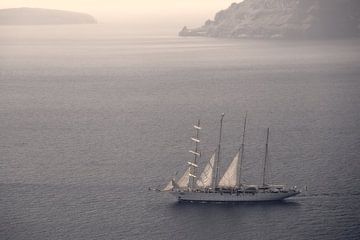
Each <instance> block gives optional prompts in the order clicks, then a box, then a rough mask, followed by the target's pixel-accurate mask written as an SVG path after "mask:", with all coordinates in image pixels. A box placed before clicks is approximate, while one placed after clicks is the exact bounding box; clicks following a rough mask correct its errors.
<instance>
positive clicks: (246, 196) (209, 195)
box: [170, 190, 300, 202]
mask: <svg viewBox="0 0 360 240" xmlns="http://www.w3.org/2000/svg"><path fill="white" fill-rule="evenodd" d="M299 193H300V191H296V190H291V191H288V192H260V191H259V192H256V193H220V192H215V193H214V192H188V191H184V192H181V191H171V192H170V194H172V195H173V196H175V197H176V198H177V200H178V201H180V202H181V201H189V202H264V201H280V200H283V199H285V198H289V197H292V196H295V195H297V194H299Z"/></svg>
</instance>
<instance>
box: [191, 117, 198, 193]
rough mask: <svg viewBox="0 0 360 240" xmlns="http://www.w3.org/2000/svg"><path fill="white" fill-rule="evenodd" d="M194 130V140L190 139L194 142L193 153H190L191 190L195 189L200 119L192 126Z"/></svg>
mask: <svg viewBox="0 0 360 240" xmlns="http://www.w3.org/2000/svg"><path fill="white" fill-rule="evenodd" d="M194 128H195V130H196V135H195V138H191V140H192V141H194V142H195V151H194V152H192V153H193V154H194V160H193V164H192V165H191V166H192V168H191V172H190V173H191V175H190V176H191V177H192V181H191V188H194V187H195V184H196V181H195V178H196V176H197V175H196V174H197V172H196V169H197V166H198V165H197V159H198V157H200V153H198V148H199V143H200V139H199V135H200V130H201V127H200V119H199V120H198V122H197V125H194Z"/></svg>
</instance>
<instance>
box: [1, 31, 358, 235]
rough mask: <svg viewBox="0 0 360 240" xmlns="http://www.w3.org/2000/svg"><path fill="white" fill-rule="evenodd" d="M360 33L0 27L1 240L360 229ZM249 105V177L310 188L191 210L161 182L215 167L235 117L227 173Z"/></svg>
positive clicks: (226, 158)
mask: <svg viewBox="0 0 360 240" xmlns="http://www.w3.org/2000/svg"><path fill="white" fill-rule="evenodd" d="M359 53H360V42H359V40H356V39H353V40H333V41H326V42H319V41H314V42H285V41H273V42H266V41H249V40H238V41H235V40H219V39H206V38H178V37H176V35H175V33H174V34H125V33H124V32H122V29H119V28H110V27H106V26H102V25H98V26H68V27H65V26H62V27H61V26H58V27H50V26H46V27H45V26H44V27H41V26H39V27H1V29H0V215H1V216H0V238H1V239H15V240H18V239H53V240H55V239H197V240H200V239H359V238H360V209H359V208H360V157H359V156H360V124H359V123H360V107H359V106H360V55H359ZM246 111H248V129H247V139H246V150H245V169H246V170H245V173H244V179H245V181H247V182H248V183H259V182H260V171H261V163H262V160H263V157H264V143H265V135H266V128H267V127H270V131H271V136H270V159H271V169H272V171H271V179H272V182H274V183H287V184H288V185H297V186H298V187H299V188H301V187H303V186H305V185H307V186H308V192H307V193H306V194H303V195H301V196H299V197H295V198H293V199H292V200H288V201H286V202H284V203H272V204H236V205H233V204H178V203H176V202H175V200H174V199H173V198H172V197H171V196H168V195H166V194H165V195H164V194H161V193H155V192H149V191H148V190H147V188H148V187H150V186H151V187H160V186H164V185H165V184H166V183H167V181H168V180H169V179H170V178H171V177H172V176H173V175H174V174H176V172H177V171H179V173H178V175H180V174H181V172H182V171H183V170H184V169H185V163H186V162H187V161H188V160H189V159H190V157H191V156H190V154H189V153H188V152H187V151H188V150H189V148H190V147H191V141H190V137H191V136H192V134H193V129H192V124H194V123H195V122H196V121H197V119H199V118H200V119H201V121H202V122H201V124H202V126H203V132H202V135H201V139H202V142H201V150H202V152H203V157H202V159H201V161H202V162H201V165H203V164H204V162H205V161H206V159H207V158H208V157H209V156H210V155H211V152H212V151H213V150H214V149H215V148H216V143H217V137H218V122H219V118H220V114H221V113H222V112H224V113H226V116H225V119H224V137H223V154H222V159H223V160H222V161H223V165H222V168H221V169H222V171H223V170H224V168H225V166H226V165H227V164H228V162H229V161H230V160H231V159H232V157H233V156H234V154H235V152H236V149H237V148H238V147H239V143H240V135H241V132H242V130H241V129H242V123H243V118H244V114H245V112H246Z"/></svg>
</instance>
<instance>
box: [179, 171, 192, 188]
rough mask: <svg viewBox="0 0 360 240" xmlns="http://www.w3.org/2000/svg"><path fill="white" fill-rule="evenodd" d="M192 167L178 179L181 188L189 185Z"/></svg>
mask: <svg viewBox="0 0 360 240" xmlns="http://www.w3.org/2000/svg"><path fill="white" fill-rule="evenodd" d="M189 174H190V167H188V168H187V170H186V172H185V173H184V175H183V176H182V177H181V178H180V179H179V181H177V185H178V187H179V188H186V187H188V185H189V178H190V175H189Z"/></svg>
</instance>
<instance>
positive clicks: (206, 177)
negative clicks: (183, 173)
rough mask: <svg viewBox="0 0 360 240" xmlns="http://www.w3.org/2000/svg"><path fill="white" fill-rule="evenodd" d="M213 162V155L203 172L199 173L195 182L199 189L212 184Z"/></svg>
mask: <svg viewBox="0 0 360 240" xmlns="http://www.w3.org/2000/svg"><path fill="white" fill-rule="evenodd" d="M214 162H215V153H214V154H213V155H212V157H211V158H210V160H209V162H208V163H207V165H206V166H205V169H204V171H203V172H202V173H201V175H200V178H199V180H197V181H196V184H197V185H198V186H199V187H203V188H206V187H210V186H211V184H212V179H213V172H214V171H213V168H214Z"/></svg>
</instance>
